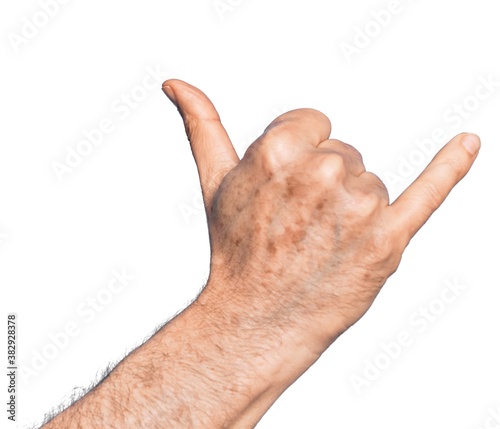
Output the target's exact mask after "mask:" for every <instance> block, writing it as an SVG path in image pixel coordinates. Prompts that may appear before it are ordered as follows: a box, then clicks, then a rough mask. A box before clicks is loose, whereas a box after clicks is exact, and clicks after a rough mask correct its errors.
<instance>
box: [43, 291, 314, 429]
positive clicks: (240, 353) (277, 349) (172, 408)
mask: <svg viewBox="0 0 500 429" xmlns="http://www.w3.org/2000/svg"><path fill="white" fill-rule="evenodd" d="M210 289H211V288H210V285H208V286H207V293H205V294H202V299H199V300H197V301H195V302H194V303H193V304H192V305H191V306H189V307H188V308H187V309H186V310H185V311H184V312H183V313H181V314H180V315H179V316H177V317H176V318H175V319H173V320H172V321H171V322H170V323H168V324H167V325H166V326H164V327H163V328H162V329H161V330H160V331H158V332H157V333H156V334H155V335H154V336H153V337H152V338H151V339H150V340H149V341H147V342H146V343H145V344H144V345H142V346H141V347H140V348H138V349H136V350H135V351H134V352H133V353H131V354H130V355H129V356H128V357H127V358H126V359H124V360H123V361H122V362H121V363H120V364H119V365H118V366H117V367H116V368H115V369H114V370H113V371H112V372H111V374H110V375H109V376H108V377H107V378H106V379H105V380H104V381H103V382H102V383H101V384H99V385H98V386H97V387H96V388H95V389H94V390H93V391H91V392H90V393H89V394H87V395H86V396H85V397H83V398H82V399H81V400H80V401H78V402H76V403H75V404H74V405H73V406H72V407H70V408H69V409H67V410H66V411H65V412H63V413H62V414H60V415H59V416H58V417H56V418H55V419H54V420H52V421H51V422H50V423H48V424H47V425H46V426H45V427H44V428H45V429H54V428H80V427H82V428H90V427H104V426H105V427H117V428H118V427H119V428H129V427H130V428H140V427H147V428H164V427H172V428H175V427H179V428H225V427H234V428H237V427H244V428H248V427H253V426H254V425H255V424H256V423H257V422H258V420H259V419H260V418H261V417H262V415H263V414H264V413H265V412H266V411H267V409H268V408H269V407H270V406H271V405H272V403H273V402H274V401H275V400H276V399H277V398H278V397H279V395H280V394H281V393H282V392H283V391H284V390H285V389H286V388H287V387H288V386H289V385H290V384H292V383H293V382H294V381H295V380H296V379H297V378H298V377H299V376H300V375H301V374H302V373H303V372H304V371H305V370H306V369H307V368H308V367H309V366H310V365H312V364H313V363H314V361H315V360H316V359H317V357H318V356H317V355H314V354H313V353H311V352H310V351H309V350H308V349H307V348H306V347H303V346H301V345H299V344H297V343H296V340H295V339H294V338H292V337H293V335H292V332H291V331H290V332H286V331H285V330H283V329H282V328H280V330H279V331H278V330H277V328H276V327H274V326H272V325H271V324H269V325H268V326H264V324H263V323H260V321H258V320H253V318H252V317H251V314H248V313H245V310H248V309H242V308H239V306H238V305H237V303H234V302H231V303H230V302H227V303H226V304H223V305H212V304H211V303H214V302H215V300H213V299H211V297H210V299H206V298H207V296H209V295H210ZM217 299H218V298H217ZM219 302H220V300H219ZM248 320H252V323H248Z"/></svg>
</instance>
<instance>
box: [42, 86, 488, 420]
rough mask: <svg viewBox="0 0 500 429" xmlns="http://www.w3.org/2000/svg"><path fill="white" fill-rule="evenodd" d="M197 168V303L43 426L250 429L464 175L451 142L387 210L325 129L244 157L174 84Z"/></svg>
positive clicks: (207, 109)
mask: <svg viewBox="0 0 500 429" xmlns="http://www.w3.org/2000/svg"><path fill="white" fill-rule="evenodd" d="M164 90H165V93H166V94H167V95H168V96H169V98H171V100H172V101H173V102H174V104H175V105H176V106H177V107H178V109H179V112H180V113H181V116H182V118H183V120H184V126H185V129H186V132H187V135H188V138H189V141H190V144H191V149H192V153H193V156H194V159H195V161H196V164H197V167H198V173H199V176H200V183H201V187H202V191H203V199H204V203H205V207H206V212H207V221H208V229H209V235H210V246H211V259H210V277H209V280H208V282H207V285H206V287H205V288H204V289H203V291H202V292H201V293H200V295H199V296H198V297H197V298H196V300H195V301H194V302H193V303H192V304H191V305H190V306H189V307H188V308H187V309H186V310H185V311H183V312H182V313H181V314H179V315H178V316H177V317H176V318H174V319H173V320H172V321H171V322H169V323H168V324H167V325H166V326H164V327H163V328H162V329H161V330H160V331H159V332H157V334H156V335H154V336H153V337H152V338H151V339H150V340H149V341H147V342H146V343H145V344H144V345H142V346H141V347H139V348H138V349H136V350H135V351H134V352H133V353H132V354H131V355H129V356H128V357H127V358H126V359H125V360H123V361H122V362H121V363H120V364H119V365H118V367H117V368H116V369H115V370H114V371H113V372H112V373H111V374H110V375H109V376H108V377H107V378H106V379H105V380H104V381H103V382H102V383H101V384H100V385H99V386H98V388H96V389H94V391H93V392H92V393H91V394H89V395H87V396H86V397H84V398H82V400H81V401H78V402H77V403H76V404H75V406H72V407H70V408H68V409H67V410H66V411H65V412H63V413H62V414H61V415H60V416H59V417H60V418H56V419H54V420H53V421H52V422H51V423H49V425H48V426H47V429H58V428H62V427H64V428H67V429H70V428H74V429H76V428H82V427H111V426H113V427H120V428H123V429H125V428H130V429H132V428H134V429H137V428H139V427H141V428H142V427H144V428H146V427H147V428H148V429H155V428H164V427H166V426H168V427H173V428H174V427H175V428H192V427H196V428H206V429H212V428H213V429H216V428H235V429H239V428H244V429H247V428H251V427H255V425H256V424H257V422H258V421H259V419H260V418H261V417H262V415H263V414H264V413H265V412H266V411H267V409H268V408H269V407H270V406H271V405H272V404H273V403H274V402H275V401H276V399H277V398H278V397H279V396H280V395H281V394H282V393H283V391H284V390H286V389H287V388H288V386H290V385H291V384H292V383H293V382H294V381H295V380H297V378H298V377H300V375H301V374H303V373H304V372H305V371H306V370H307V369H308V368H309V367H310V366H311V365H313V364H314V362H316V360H317V359H318V358H319V356H320V355H321V354H322V353H323V352H324V351H325V350H326V349H327V348H328V347H329V346H330V345H331V344H332V342H333V341H335V339H336V338H337V337H338V336H339V335H341V334H342V333H343V332H344V331H345V330H346V329H348V328H349V327H350V326H351V325H352V324H353V323H355V322H356V321H357V320H358V319H359V318H360V317H362V316H363V314H364V313H365V312H366V311H367V310H368V308H369V307H370V305H371V304H372V302H373V300H374V299H375V297H376V295H377V294H378V292H379V291H380V289H381V287H382V286H383V284H384V283H385V281H386V279H387V278H388V277H389V276H390V275H391V274H392V273H393V272H394V271H395V270H396V268H397V266H398V264H399V261H400V259H401V256H402V253H403V250H404V249H405V247H406V246H407V245H408V243H409V241H410V240H411V238H412V237H413V235H414V234H415V233H416V232H417V231H418V230H419V229H420V228H421V227H422V226H423V225H424V223H425V222H426V221H427V219H428V218H429V217H430V216H431V215H432V213H433V212H434V211H435V210H436V209H437V208H438V207H439V206H440V204H441V203H443V201H444V200H445V199H446V197H447V195H448V193H449V192H450V191H451V190H452V188H453V187H454V186H455V185H456V184H457V183H458V182H459V181H460V180H461V179H462V178H463V177H464V176H465V175H466V174H467V172H468V170H469V168H470V167H471V166H472V164H473V162H474V160H475V159H476V157H477V154H478V151H479V148H480V141H479V139H478V137H477V136H474V135H471V134H461V135H459V136H457V137H455V138H454V139H453V140H452V141H451V142H450V143H448V144H447V145H446V146H445V147H444V148H443V149H441V151H440V152H439V153H438V154H437V155H436V157H435V158H434V159H433V160H432V161H431V163H430V164H429V166H428V167H427V168H426V169H425V170H424V172H423V173H422V174H421V175H420V176H419V178H418V179H417V180H416V181H415V182H414V183H413V184H412V185H411V186H410V187H409V188H408V189H407V190H405V191H404V192H403V193H402V195H401V196H400V197H398V199H397V200H396V201H395V202H394V203H392V204H389V198H388V195H387V190H386V188H385V187H384V185H383V183H382V182H381V181H380V180H379V178H378V177H377V176H375V175H374V174H372V173H369V172H367V171H366V170H365V167H364V165H363V160H362V157H361V154H359V152H358V151H357V150H356V149H354V148H353V147H352V146H350V145H347V144H345V143H343V142H341V141H339V140H334V139H330V138H329V136H330V132H331V125H330V121H329V120H328V118H327V117H326V116H325V115H323V114H322V113H320V112H318V111H316V110H313V109H298V110H293V111H291V112H287V113H285V114H283V115H281V116H280V117H278V118H276V119H275V120H274V121H273V122H272V123H271V124H270V125H269V126H268V127H267V128H266V130H265V131H264V134H263V135H262V136H261V137H259V138H258V139H257V140H256V141H255V142H254V143H253V144H252V145H251V146H250V147H249V148H248V150H247V151H246V153H245V156H244V157H243V158H242V159H241V160H240V159H239V158H238V155H237V154H236V151H235V150H234V147H233V145H232V143H231V141H230V139H229V136H228V135H227V133H226V130H225V129H224V127H223V126H222V124H221V122H220V118H219V115H218V113H217V111H216V110H215V108H214V106H213V105H212V103H211V102H210V100H209V99H208V98H207V97H206V95H205V94H203V93H202V92H201V91H200V90H198V89H197V88H195V87H193V86H191V85H188V84H186V83H185V82H181V81H178V80H169V81H167V82H166V85H165V86H164Z"/></svg>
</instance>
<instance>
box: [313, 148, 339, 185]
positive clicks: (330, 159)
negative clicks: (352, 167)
mask: <svg viewBox="0 0 500 429" xmlns="http://www.w3.org/2000/svg"><path fill="white" fill-rule="evenodd" d="M345 173H346V165H345V159H344V157H343V156H342V155H340V154H337V153H331V154H328V155H326V156H322V157H320V158H319V161H318V163H317V165H316V168H315V169H314V174H315V175H316V177H317V178H319V179H320V180H322V181H325V182H331V181H336V180H341V179H342V178H343V177H344V176H345Z"/></svg>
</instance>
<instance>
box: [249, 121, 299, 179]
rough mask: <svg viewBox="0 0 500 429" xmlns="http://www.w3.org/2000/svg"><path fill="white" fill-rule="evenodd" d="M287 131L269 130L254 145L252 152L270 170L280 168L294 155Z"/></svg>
mask: <svg viewBox="0 0 500 429" xmlns="http://www.w3.org/2000/svg"><path fill="white" fill-rule="evenodd" d="M288 134H289V132H288V131H286V130H285V131H284V130H281V131H279V133H278V132H277V131H273V130H270V131H268V132H266V134H264V135H263V136H261V137H260V138H259V140H258V141H257V142H256V143H254V150H255V153H256V155H257V156H258V157H259V159H260V160H261V161H262V162H263V163H264V164H265V165H266V166H267V167H268V168H270V169H271V170H275V169H277V168H280V167H281V166H283V165H284V164H285V163H287V162H289V161H290V160H291V159H292V158H293V155H294V151H293V147H292V145H291V144H290V136H289V135H288Z"/></svg>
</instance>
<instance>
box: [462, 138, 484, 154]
mask: <svg viewBox="0 0 500 429" xmlns="http://www.w3.org/2000/svg"><path fill="white" fill-rule="evenodd" d="M462 144H463V145H464V147H465V150H466V151H467V152H469V153H470V154H471V155H475V154H476V153H478V152H479V148H480V147H481V140H480V139H479V137H478V136H476V135H475V134H467V135H466V136H465V137H464V138H463V139H462Z"/></svg>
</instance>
